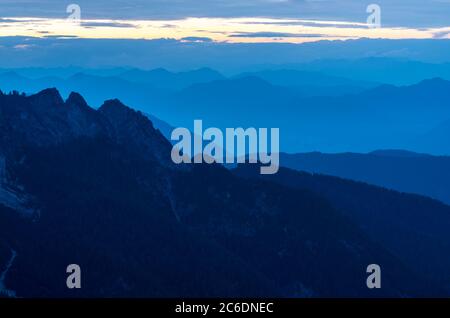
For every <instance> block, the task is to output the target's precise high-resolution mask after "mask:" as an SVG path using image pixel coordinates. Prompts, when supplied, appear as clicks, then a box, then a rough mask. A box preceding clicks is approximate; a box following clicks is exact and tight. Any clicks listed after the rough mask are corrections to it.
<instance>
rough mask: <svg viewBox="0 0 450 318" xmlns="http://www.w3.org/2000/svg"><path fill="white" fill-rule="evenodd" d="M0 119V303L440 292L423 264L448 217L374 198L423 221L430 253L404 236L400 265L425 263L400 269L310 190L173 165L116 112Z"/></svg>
mask: <svg viewBox="0 0 450 318" xmlns="http://www.w3.org/2000/svg"><path fill="white" fill-rule="evenodd" d="M0 114H1V116H0V163H1V164H0V176H1V179H0V181H1V182H0V189H1V191H0V268H2V269H3V268H5V267H7V269H8V270H7V271H6V275H5V277H4V278H2V281H1V284H0V287H1V290H0V294H2V295H3V296H4V295H7V296H17V297H217V296H222V297H223V296H228V297H238V296H249V297H250V296H252V297H257V296H259V297H269V296H272V297H275V296H279V297H343V296H354V297H362V296H365V297H382V296H383V297H405V296H439V295H441V296H444V295H448V291H447V290H446V287H447V285H448V283H447V281H446V280H442V281H437V280H435V278H436V276H438V275H439V273H435V275H434V276H433V275H430V268H437V267H438V266H446V264H447V263H446V262H447V261H446V260H447V256H446V255H447V254H444V255H441V256H442V258H441V259H439V261H438V262H436V259H435V254H432V251H434V250H435V249H437V251H442V250H441V249H440V245H439V246H436V245H434V243H435V240H434V237H442V243H441V244H446V237H447V236H446V233H447V232H445V233H444V232H443V231H442V228H444V227H445V228H446V229H448V226H447V219H446V218H445V217H442V215H444V216H445V215H446V214H448V213H449V209H450V208H448V207H447V206H444V205H441V204H439V203H437V202H435V201H431V200H428V199H423V198H420V197H415V196H408V195H402V194H399V193H396V192H388V191H384V192H383V191H382V192H379V194H380V195H379V196H378V197H377V201H376V204H381V203H382V202H386V204H387V206H389V204H388V202H391V201H395V202H397V209H398V210H399V211H402V213H403V214H402V215H403V216H404V217H407V216H408V214H411V215H410V216H411V217H413V218H414V220H416V218H417V216H421V215H424V214H425V213H427V214H432V213H434V214H435V216H433V215H431V216H430V215H428V217H427V218H425V219H423V220H422V222H421V226H422V227H423V228H424V229H425V230H426V232H424V233H428V231H432V230H433V229H434V236H433V237H432V238H431V239H430V240H421V239H422V238H423V237H422V235H421V233H419V232H416V231H412V232H411V233H410V236H409V237H408V238H409V239H410V240H411V242H413V243H416V242H420V244H421V245H420V246H414V247H413V245H409V246H406V247H407V248H408V249H407V250H406V252H405V253H407V252H408V251H410V250H411V249H413V248H415V249H416V251H422V250H424V251H425V252H426V253H425V254H419V255H420V256H421V257H420V260H418V262H417V263H413V264H411V263H410V262H405V261H404V260H405V259H406V258H405V257H404V254H401V253H398V252H396V251H394V250H393V249H392V245H389V244H387V245H386V246H384V245H383V244H381V243H380V242H386V243H389V242H390V241H386V240H384V239H380V238H377V237H375V236H374V234H373V232H372V231H370V232H369V233H365V227H364V226H358V225H355V224H354V222H352V221H349V219H348V215H349V213H353V210H352V209H349V211H342V206H340V205H337V204H336V206H334V205H333V204H332V203H330V201H329V200H328V199H326V198H324V197H323V196H322V193H321V192H320V191H318V192H314V191H310V190H303V189H300V188H298V189H294V188H293V187H291V186H290V185H288V186H283V185H280V184H278V181H275V182H272V181H266V180H260V179H248V178H247V177H241V176H238V175H236V174H234V173H232V172H230V171H228V170H226V169H224V168H222V167H220V166H218V165H194V166H176V165H173V164H172V163H171V161H170V150H171V145H170V143H169V142H168V141H167V140H166V139H165V138H164V137H163V136H162V135H161V133H160V132H158V131H157V130H156V129H155V128H154V127H153V125H152V123H151V122H150V121H149V120H148V118H147V117H145V116H144V115H142V114H141V113H139V112H136V111H134V110H132V109H130V108H128V107H126V106H125V105H123V104H122V103H121V102H120V101H118V100H109V101H106V102H105V103H104V104H103V105H102V106H101V107H100V108H99V109H98V110H94V109H92V108H90V107H89V106H87V103H86V102H85V101H84V99H83V98H82V97H81V96H80V95H79V94H76V93H72V94H70V97H69V98H68V99H67V100H65V101H64V100H63V99H62V98H61V96H60V95H59V93H58V91H56V90H55V89H47V90H45V91H42V92H40V93H39V94H36V95H32V96H23V95H20V94H16V93H14V94H8V95H5V94H0ZM320 180H321V179H319V178H317V182H321V181H320ZM360 188H361V187H360V186H358V185H357V184H355V185H354V189H353V191H354V192H353V193H357V191H359V189H360ZM375 191H379V190H376V189H375ZM3 193H7V194H8V195H7V196H2V195H1V194H3ZM411 202H419V203H420V204H417V205H412V204H411ZM412 208H413V209H412ZM343 212H347V216H343V215H342V214H343ZM441 217H442V218H441ZM437 218H440V219H441V222H439V223H437V224H436V222H435V220H436V219H437ZM383 220H385V219H383ZM387 224H388V226H389V224H391V223H387ZM388 233H390V232H389V231H388ZM396 233H397V232H392V234H393V235H395V234H396ZM385 234H386V233H383V235H385ZM383 237H384V238H385V236H383ZM402 242H403V239H402V240H399V244H400V243H402ZM427 249H428V251H427ZM416 256H417V254H416ZM428 256H429V259H428V260H429V262H430V263H431V264H428V265H427V266H422V261H424V260H425V259H426V257H428ZM374 262H375V263H377V264H380V265H381V267H382V269H383V288H382V289H379V290H370V289H368V288H367V287H366V276H365V275H366V272H365V271H366V267H367V265H368V264H372V263H374ZM73 263H75V264H78V265H80V266H81V269H82V281H83V283H82V284H83V288H82V289H79V290H69V289H67V288H66V287H65V281H66V278H67V276H66V267H67V265H68V264H73ZM447 268H448V267H447ZM2 273H4V271H2Z"/></svg>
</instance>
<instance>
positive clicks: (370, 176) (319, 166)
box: [280, 150, 450, 204]
mask: <svg viewBox="0 0 450 318" xmlns="http://www.w3.org/2000/svg"><path fill="white" fill-rule="evenodd" d="M280 162H281V164H282V165H283V166H285V167H288V168H291V169H296V170H301V171H307V172H311V173H320V174H326V175H331V176H338V177H341V178H346V179H352V180H356V181H363V182H367V183H370V184H374V185H378V186H381V187H385V188H389V189H394V190H397V191H402V192H408V193H416V194H422V195H426V196H429V197H431V198H435V199H438V200H441V201H442V202H445V203H447V204H450V157H445V156H441V157H437V156H430V155H424V154H417V153H412V152H407V151H399V150H397V151H394V150H391V151H375V152H372V153H368V154H357V153H342V154H324V153H319V152H315V153H303V154H282V155H281V156H280Z"/></svg>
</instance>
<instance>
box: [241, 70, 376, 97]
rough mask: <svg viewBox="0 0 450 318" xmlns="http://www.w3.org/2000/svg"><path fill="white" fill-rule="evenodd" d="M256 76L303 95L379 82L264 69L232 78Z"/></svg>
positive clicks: (356, 89) (337, 92) (355, 89)
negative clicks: (293, 89)
mask: <svg viewBox="0 0 450 318" xmlns="http://www.w3.org/2000/svg"><path fill="white" fill-rule="evenodd" d="M244 77H258V78H261V79H263V80H265V81H267V82H269V83H271V84H273V85H278V86H285V87H291V88H295V90H296V91H297V92H299V93H301V94H302V95H303V96H341V95H345V94H355V93H360V92H362V91H364V90H366V89H368V88H373V87H375V86H378V85H380V84H379V83H374V82H366V81H355V80H350V79H347V78H343V77H337V76H330V75H326V74H323V73H320V72H309V71H297V70H288V69H286V70H266V71H259V72H249V73H242V74H239V75H236V76H235V77H234V78H244Z"/></svg>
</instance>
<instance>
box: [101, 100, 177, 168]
mask: <svg viewBox="0 0 450 318" xmlns="http://www.w3.org/2000/svg"><path fill="white" fill-rule="evenodd" d="M98 112H99V113H100V114H101V115H102V116H103V117H104V118H106V119H107V120H108V123H109V124H110V128H111V129H110V133H111V136H112V138H114V140H115V141H116V142H117V143H119V144H124V145H127V146H128V147H132V148H133V149H134V150H135V151H137V152H140V153H141V155H142V156H146V157H148V158H151V157H155V158H156V159H157V161H158V162H159V163H161V164H164V165H171V160H170V151H171V145H170V143H169V142H168V141H167V139H165V138H164V137H163V136H162V134H161V133H160V132H159V131H158V130H156V129H155V128H154V127H153V124H152V122H151V121H150V120H149V119H148V118H147V117H146V116H145V115H143V114H142V113H140V112H136V111H134V110H132V109H131V108H128V107H126V106H125V105H123V104H122V103H121V102H120V101H119V100H117V99H114V100H108V101H106V102H105V103H104V104H103V105H102V106H101V107H100V108H99V110H98Z"/></svg>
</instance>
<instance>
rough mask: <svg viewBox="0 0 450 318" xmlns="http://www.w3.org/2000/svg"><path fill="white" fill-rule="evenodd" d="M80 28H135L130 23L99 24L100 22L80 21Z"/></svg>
mask: <svg viewBox="0 0 450 318" xmlns="http://www.w3.org/2000/svg"><path fill="white" fill-rule="evenodd" d="M81 26H83V27H85V28H97V27H110V28H135V27H136V26H135V25H134V24H131V23H121V22H101V21H96V22H93V21H89V22H83V21H81Z"/></svg>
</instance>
